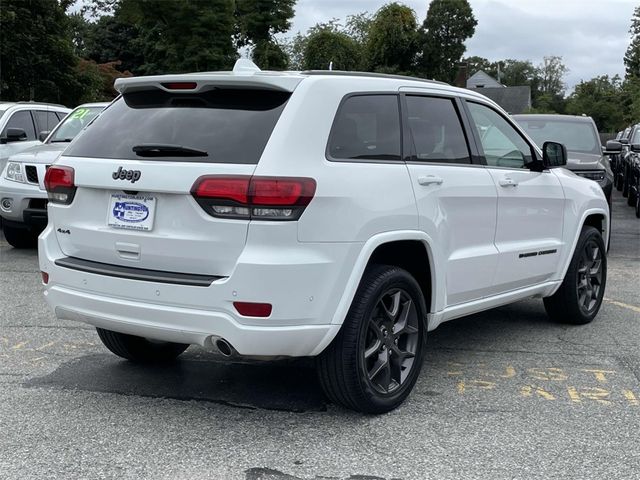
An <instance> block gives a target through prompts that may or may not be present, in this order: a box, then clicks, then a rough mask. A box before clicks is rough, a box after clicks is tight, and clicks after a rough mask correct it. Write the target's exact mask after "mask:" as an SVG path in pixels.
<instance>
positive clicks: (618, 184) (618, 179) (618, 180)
mask: <svg viewBox="0 0 640 480" xmlns="http://www.w3.org/2000/svg"><path fill="white" fill-rule="evenodd" d="M615 187H616V190H618V191H619V192H621V191H622V178H621V177H620V174H619V173H618V172H616V180H615Z"/></svg>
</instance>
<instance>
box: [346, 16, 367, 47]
mask: <svg viewBox="0 0 640 480" xmlns="http://www.w3.org/2000/svg"><path fill="white" fill-rule="evenodd" d="M372 23H373V16H372V15H371V14H370V13H369V12H360V13H356V14H353V15H348V16H347V21H346V22H345V28H344V33H346V34H347V35H349V36H350V37H351V38H353V39H354V40H355V41H356V42H357V43H358V44H359V45H362V46H363V47H364V45H366V43H367V40H368V38H369V30H370V29H371V24H372Z"/></svg>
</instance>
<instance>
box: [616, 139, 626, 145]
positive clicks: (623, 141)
mask: <svg viewBox="0 0 640 480" xmlns="http://www.w3.org/2000/svg"><path fill="white" fill-rule="evenodd" d="M618 141H619V142H620V143H621V144H622V145H629V139H628V138H621V139H620V140H618Z"/></svg>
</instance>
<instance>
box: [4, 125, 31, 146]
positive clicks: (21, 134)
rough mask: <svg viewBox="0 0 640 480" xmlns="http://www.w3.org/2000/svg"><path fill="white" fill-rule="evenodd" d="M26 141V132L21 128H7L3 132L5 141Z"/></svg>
mask: <svg viewBox="0 0 640 480" xmlns="http://www.w3.org/2000/svg"><path fill="white" fill-rule="evenodd" d="M26 139H27V132H25V131H24V129H22V128H7V130H6V131H5V141H6V142H7V143H8V142H20V141H22V140H26Z"/></svg>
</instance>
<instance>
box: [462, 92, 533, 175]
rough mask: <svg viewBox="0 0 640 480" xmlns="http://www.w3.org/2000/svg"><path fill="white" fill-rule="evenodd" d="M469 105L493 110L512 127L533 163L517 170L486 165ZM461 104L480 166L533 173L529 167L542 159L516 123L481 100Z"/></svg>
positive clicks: (480, 140)
mask: <svg viewBox="0 0 640 480" xmlns="http://www.w3.org/2000/svg"><path fill="white" fill-rule="evenodd" d="M469 103H475V104H477V105H481V106H483V107H486V108H488V109H490V110H493V111H494V112H495V113H496V114H497V115H499V116H500V117H502V118H503V119H504V120H505V121H506V122H507V123H508V124H509V125H511V126H512V127H513V129H514V130H515V131H516V133H517V134H518V135H520V138H522V140H523V141H524V143H526V144H527V145H529V149H530V150H531V158H532V159H533V161H532V162H530V163H528V164H527V163H525V164H524V166H523V167H518V168H516V167H503V166H500V167H499V166H496V165H489V164H488V163H487V158H486V156H485V153H484V148H483V147H482V139H481V138H480V136H479V135H478V129H477V128H475V127H474V120H473V116H472V115H471V110H469V106H468V104H469ZM462 104H463V108H464V111H465V114H466V116H467V117H468V122H469V126H470V129H471V134H472V135H473V138H474V139H475V143H476V145H477V146H478V152H479V153H480V156H481V160H482V164H483V165H484V166H485V167H487V168H497V169H500V170H515V171H518V172H523V171H533V169H532V168H531V167H532V166H533V165H534V164H535V163H538V162H542V159H541V158H540V156H539V155H538V151H537V149H536V148H535V147H534V146H533V145H532V144H531V142H529V141H528V140H527V137H525V136H523V135H522V133H521V131H520V130H521V129H520V126H519V125H518V124H517V122H515V121H514V120H512V119H511V118H509V116H505V115H503V114H502V113H501V112H500V111H499V110H497V109H496V108H495V107H494V106H493V105H491V104H489V103H485V102H483V101H481V100H476V99H470V98H464V101H463V102H462Z"/></svg>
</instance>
